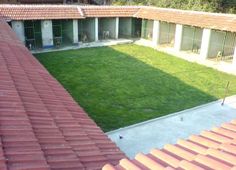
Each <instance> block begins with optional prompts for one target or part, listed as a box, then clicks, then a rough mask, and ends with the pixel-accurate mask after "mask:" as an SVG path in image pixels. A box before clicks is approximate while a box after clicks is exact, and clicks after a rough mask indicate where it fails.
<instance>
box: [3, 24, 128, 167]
mask: <svg viewBox="0 0 236 170" xmlns="http://www.w3.org/2000/svg"><path fill="white" fill-rule="evenodd" d="M0 65H1V67H0V80H1V81H0V82H1V83H0V95H1V98H0V106H1V107H0V124H1V126H0V162H1V163H0V165H1V166H0V169H6V168H8V169H9V170H16V169H17V170H32V169H37V170H50V169H61V170H62V169H67V170H69V169H93V170H94V169H100V168H101V167H102V166H103V165H104V164H106V163H117V161H118V160H119V159H121V158H122V157H124V154H123V153H122V152H120V150H119V149H118V148H117V147H116V145H115V144H113V143H112V142H111V141H110V139H108V137H107V136H106V135H105V134H104V133H103V132H102V131H101V129H100V128H98V127H97V125H96V124H95V123H94V122H93V121H92V120H91V119H90V118H89V117H88V115H87V114H86V113H85V112H84V111H83V109H82V108H81V107H80V106H78V104H77V103H76V102H75V101H74V100H73V99H72V97H71V96H70V95H69V94H68V93H67V92H66V90H65V89H64V88H63V87H62V86H61V85H60V84H59V83H58V82H57V81H56V80H55V79H54V78H53V77H52V76H51V75H50V74H49V73H48V72H47V71H46V69H45V68H44V67H43V66H42V65H41V64H39V62H38V61H37V60H36V59H35V58H34V57H33V56H32V55H31V54H30V52H29V51H28V50H27V49H26V48H25V47H24V45H23V44H21V43H20V42H19V41H18V39H17V38H16V36H15V34H14V33H13V32H12V31H11V29H10V27H9V26H8V25H7V24H6V23H4V22H3V21H1V20H0ZM3 98H4V100H2V99H3ZM106 145H107V146H106Z"/></svg>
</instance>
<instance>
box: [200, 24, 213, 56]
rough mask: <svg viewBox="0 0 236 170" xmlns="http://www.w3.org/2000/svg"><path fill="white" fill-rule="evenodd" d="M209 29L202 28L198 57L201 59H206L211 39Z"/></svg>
mask: <svg viewBox="0 0 236 170" xmlns="http://www.w3.org/2000/svg"><path fill="white" fill-rule="evenodd" d="M211 32H212V31H211V29H207V28H204V30H203V34H202V44H201V51H200V57H201V59H202V60H205V59H207V57H208V53H209V47H210V41H211Z"/></svg>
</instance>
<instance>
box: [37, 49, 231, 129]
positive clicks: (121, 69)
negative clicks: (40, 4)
mask: <svg viewBox="0 0 236 170" xmlns="http://www.w3.org/2000/svg"><path fill="white" fill-rule="evenodd" d="M36 56H37V59H38V60H39V61H40V62H41V63H42V64H43V65H44V66H45V67H46V68H47V69H48V70H49V72H50V73H51V74H52V75H53V76H54V77H55V78H56V79H57V80H58V81H60V82H61V84H63V86H64V87H65V88H66V89H67V90H68V91H69V92H70V93H71V95H72V96H73V97H74V99H75V100H76V101H77V102H78V103H79V104H80V105H81V106H82V107H83V108H84V109H85V110H86V111H87V113H88V114H89V115H90V116H91V117H92V118H93V119H94V120H95V121H96V123H97V124H98V125H99V126H100V127H101V128H102V129H103V130H104V131H110V130H114V129H117V128H120V127H124V126H128V125H131V124H134V123H138V122H142V121H145V120H148V119H152V118H156V117H159V116H163V115H167V114H170V113H173V112H176V111H180V110H184V109H187V108H191V107H194V106H198V105H201V104H204V103H207V102H210V101H214V100H217V99H219V98H222V97H223V96H224V91H225V90H224V89H225V86H226V83H227V81H230V85H231V86H230V91H229V93H228V95H233V94H235V93H236V86H233V85H235V84H236V77H235V76H232V75H228V74H225V73H222V72H219V71H216V70H214V69H211V68H207V67H205V66H201V65H198V64H195V63H190V62H187V61H184V60H181V59H179V58H176V57H173V56H170V55H168V54H165V53H161V52H157V51H155V50H153V49H151V48H148V47H141V46H137V45H118V46H111V47H102V48H87V49H80V50H70V51H63V52H61V51H60V52H52V53H44V54H37V55H36Z"/></svg>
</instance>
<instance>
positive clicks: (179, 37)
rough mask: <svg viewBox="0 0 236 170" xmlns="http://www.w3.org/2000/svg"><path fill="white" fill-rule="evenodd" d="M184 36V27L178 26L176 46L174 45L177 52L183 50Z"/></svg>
mask: <svg viewBox="0 0 236 170" xmlns="http://www.w3.org/2000/svg"><path fill="white" fill-rule="evenodd" d="M182 35H183V25H180V24H177V25H176V31H175V45H174V48H175V50H176V51H180V50H181V44H182Z"/></svg>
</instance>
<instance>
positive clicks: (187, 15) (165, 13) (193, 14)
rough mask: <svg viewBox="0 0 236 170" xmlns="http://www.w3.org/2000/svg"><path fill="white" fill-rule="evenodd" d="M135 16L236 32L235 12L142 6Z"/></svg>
mask: <svg viewBox="0 0 236 170" xmlns="http://www.w3.org/2000/svg"><path fill="white" fill-rule="evenodd" d="M135 17H138V18H146V19H153V20H160V21H166V22H171V23H177V24H184V25H191V26H197V27H201V28H211V29H218V30H225V31H232V32H236V24H235V22H236V15H235V14H218V13H208V12H197V11H187V10H177V9H165V8H155V7H142V8H140V10H139V11H138V12H137V13H136V14H135Z"/></svg>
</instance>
